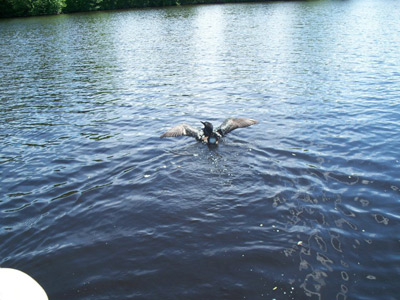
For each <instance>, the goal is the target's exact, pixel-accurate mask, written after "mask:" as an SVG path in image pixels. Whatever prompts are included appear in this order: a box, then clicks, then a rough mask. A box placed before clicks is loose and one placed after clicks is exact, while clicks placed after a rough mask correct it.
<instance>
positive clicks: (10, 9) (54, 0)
mask: <svg viewBox="0 0 400 300" xmlns="http://www.w3.org/2000/svg"><path fill="white" fill-rule="evenodd" d="M236 1H239V0H236ZM236 1H235V0H233V1H232V0H230V1H229V0H0V17H26V16H39V15H54V14H60V13H71V12H80V11H95V10H111V9H126V8H139V7H156V6H171V5H180V4H195V3H222V2H236Z"/></svg>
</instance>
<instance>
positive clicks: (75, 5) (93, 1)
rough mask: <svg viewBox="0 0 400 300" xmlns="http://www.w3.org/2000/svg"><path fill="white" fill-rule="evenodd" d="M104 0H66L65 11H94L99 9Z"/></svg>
mask: <svg viewBox="0 0 400 300" xmlns="http://www.w3.org/2000/svg"><path fill="white" fill-rule="evenodd" d="M101 2H103V0H65V4H66V7H65V9H64V10H63V11H64V12H78V11H92V10H99V9H100V8H101V6H100V4H101Z"/></svg>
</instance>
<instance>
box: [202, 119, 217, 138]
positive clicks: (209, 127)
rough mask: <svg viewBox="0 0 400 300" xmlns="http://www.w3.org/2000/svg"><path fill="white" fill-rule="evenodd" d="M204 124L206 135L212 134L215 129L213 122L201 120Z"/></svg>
mask: <svg viewBox="0 0 400 300" xmlns="http://www.w3.org/2000/svg"><path fill="white" fill-rule="evenodd" d="M201 123H202V124H203V125H204V128H203V131H204V134H205V135H206V136H210V135H211V134H212V132H213V130H214V126H213V124H211V123H210V122H201Z"/></svg>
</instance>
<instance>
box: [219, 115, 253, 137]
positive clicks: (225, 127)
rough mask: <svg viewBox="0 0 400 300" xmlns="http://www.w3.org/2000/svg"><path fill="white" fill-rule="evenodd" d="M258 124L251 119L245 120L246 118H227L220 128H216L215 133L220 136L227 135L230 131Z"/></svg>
mask: <svg viewBox="0 0 400 300" xmlns="http://www.w3.org/2000/svg"><path fill="white" fill-rule="evenodd" d="M257 123H258V122H257V121H256V120H253V119H247V118H229V119H226V120H225V121H224V122H223V123H222V124H221V126H219V127H218V128H217V132H218V133H219V134H221V135H222V136H224V135H227V134H228V133H229V132H231V131H232V130H235V129H236V128H242V127H247V126H251V125H254V124H257Z"/></svg>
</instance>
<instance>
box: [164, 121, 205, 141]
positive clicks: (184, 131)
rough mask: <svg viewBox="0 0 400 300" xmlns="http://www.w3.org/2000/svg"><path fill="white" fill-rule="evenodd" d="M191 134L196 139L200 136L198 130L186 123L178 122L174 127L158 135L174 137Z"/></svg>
mask: <svg viewBox="0 0 400 300" xmlns="http://www.w3.org/2000/svg"><path fill="white" fill-rule="evenodd" d="M182 135H186V136H191V137H194V138H196V139H199V138H200V133H199V130H197V129H195V128H193V127H191V126H189V125H187V124H180V125H177V126H175V127H172V128H171V129H170V130H168V131H167V132H165V133H164V134H162V135H161V136H160V137H162V138H163V137H176V136H182Z"/></svg>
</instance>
